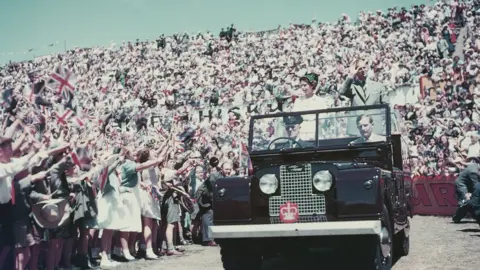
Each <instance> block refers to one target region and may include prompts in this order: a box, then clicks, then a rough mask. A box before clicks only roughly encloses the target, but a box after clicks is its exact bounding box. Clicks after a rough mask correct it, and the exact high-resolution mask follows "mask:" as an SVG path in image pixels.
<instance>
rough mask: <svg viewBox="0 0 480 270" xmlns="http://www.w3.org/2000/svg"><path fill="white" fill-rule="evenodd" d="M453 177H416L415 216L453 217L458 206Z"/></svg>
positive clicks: (414, 188)
mask: <svg viewBox="0 0 480 270" xmlns="http://www.w3.org/2000/svg"><path fill="white" fill-rule="evenodd" d="M455 179H456V176H453V175H437V176H434V177H428V176H420V177H418V176H417V177H414V178H413V179H412V182H413V194H412V198H411V203H412V207H413V214H414V215H432V216H452V215H453V214H454V213H455V211H456V210H457V207H458V204H457V200H456V198H455V184H454V183H455Z"/></svg>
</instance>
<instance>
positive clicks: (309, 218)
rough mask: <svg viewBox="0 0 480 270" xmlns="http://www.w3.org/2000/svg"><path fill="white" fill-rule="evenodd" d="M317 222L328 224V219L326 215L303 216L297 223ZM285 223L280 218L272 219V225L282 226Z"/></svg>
mask: <svg viewBox="0 0 480 270" xmlns="http://www.w3.org/2000/svg"><path fill="white" fill-rule="evenodd" d="M315 222H327V217H326V216H324V215H318V216H301V217H299V218H298V220H297V221H296V223H315ZM281 223H283V222H282V221H281V220H280V218H279V217H270V224H281Z"/></svg>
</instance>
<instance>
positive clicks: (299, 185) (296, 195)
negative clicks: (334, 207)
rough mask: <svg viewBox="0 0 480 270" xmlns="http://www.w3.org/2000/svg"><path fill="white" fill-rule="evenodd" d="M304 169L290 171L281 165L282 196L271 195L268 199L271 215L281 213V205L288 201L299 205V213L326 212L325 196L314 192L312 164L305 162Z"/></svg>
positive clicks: (275, 215)
mask: <svg viewBox="0 0 480 270" xmlns="http://www.w3.org/2000/svg"><path fill="white" fill-rule="evenodd" d="M304 166H305V169H304V170H303V171H288V170H287V166H285V165H282V166H280V192H281V193H280V194H281V195H280V196H271V197H270V198H269V200H268V202H269V206H268V208H269V209H268V210H269V214H270V216H271V217H278V216H279V215H280V206H281V205H282V204H285V203H286V202H287V201H290V202H293V203H296V204H297V205H298V210H299V215H301V216H302V215H313V214H325V213H326V206H325V196H324V195H323V194H313V191H312V188H313V187H312V166H311V164H305V165H304Z"/></svg>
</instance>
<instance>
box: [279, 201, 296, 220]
mask: <svg viewBox="0 0 480 270" xmlns="http://www.w3.org/2000/svg"><path fill="white" fill-rule="evenodd" d="M297 220H298V205H297V204H296V203H292V202H286V203H285V204H282V205H280V221H282V222H283V223H294V222H297Z"/></svg>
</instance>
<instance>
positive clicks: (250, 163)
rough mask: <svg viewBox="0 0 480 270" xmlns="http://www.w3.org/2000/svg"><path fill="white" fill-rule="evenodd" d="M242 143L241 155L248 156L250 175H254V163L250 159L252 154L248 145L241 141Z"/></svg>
mask: <svg viewBox="0 0 480 270" xmlns="http://www.w3.org/2000/svg"><path fill="white" fill-rule="evenodd" d="M240 144H241V147H242V148H241V152H240V154H241V156H242V158H246V159H247V168H248V175H252V174H253V165H252V160H251V159H250V154H249V153H248V148H247V145H246V144H244V143H243V142H241V143H240Z"/></svg>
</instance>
